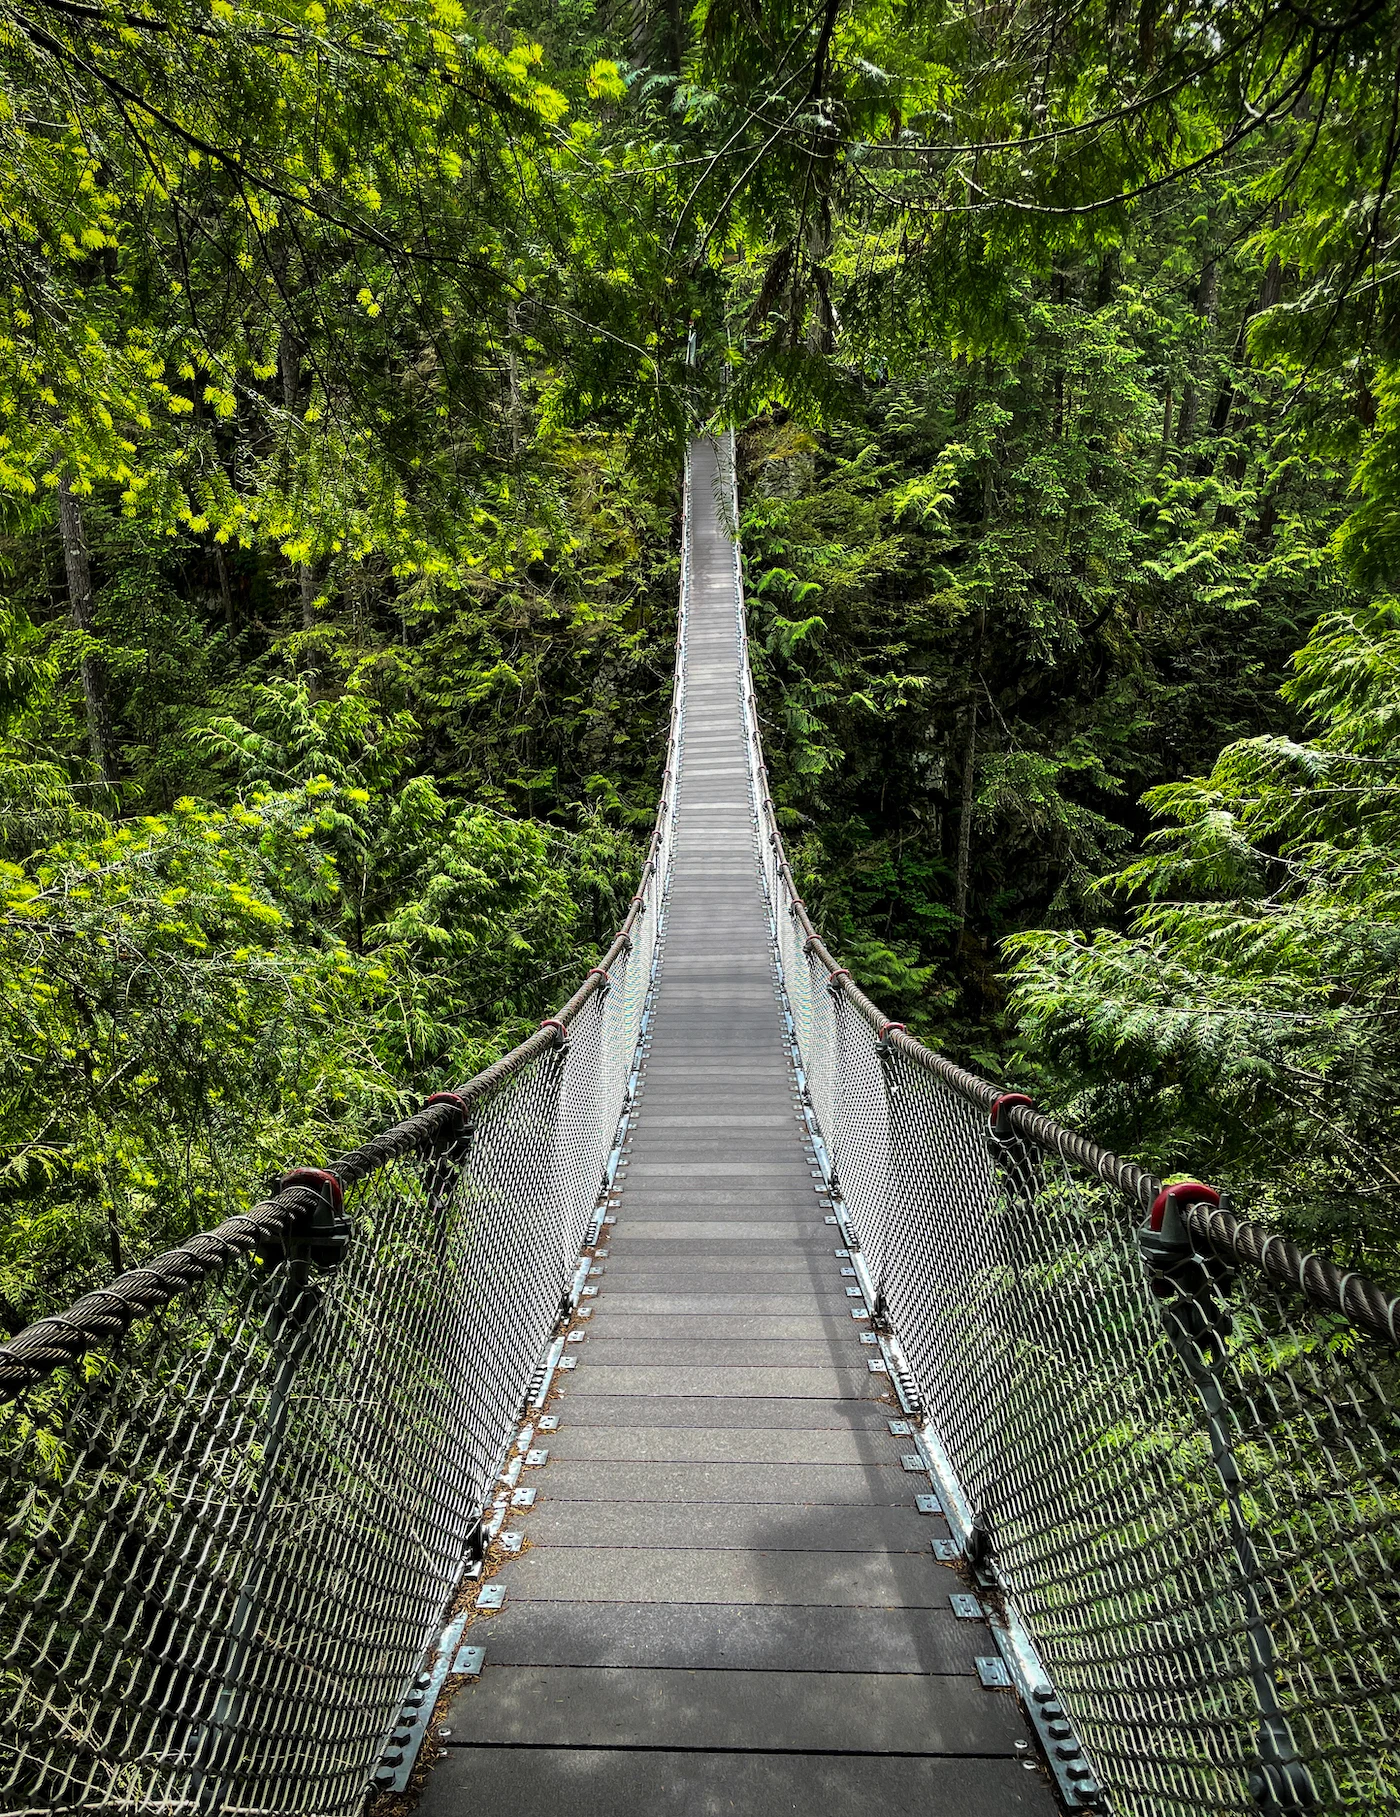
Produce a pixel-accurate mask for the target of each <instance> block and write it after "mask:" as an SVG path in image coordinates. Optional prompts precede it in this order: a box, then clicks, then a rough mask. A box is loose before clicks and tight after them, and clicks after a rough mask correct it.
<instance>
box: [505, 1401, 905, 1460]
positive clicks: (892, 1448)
mask: <svg viewBox="0 0 1400 1817" xmlns="http://www.w3.org/2000/svg"><path fill="white" fill-rule="evenodd" d="M573 1399H574V1397H572V1396H569V1397H567V1398H566V1400H565V1401H561V1402H560V1403H559V1404H560V1406H561V1408H562V1409H563V1420H564V1423H563V1424H562V1425H561V1426H560V1428H559V1430H558V1431H557V1432H554V1433H551V1434H550V1436H549V1440H548V1443H549V1462H550V1468H551V1469H552V1468H553V1466H554V1465H555V1464H556V1463H565V1462H569V1461H571V1460H573V1459H583V1458H587V1459H590V1460H592V1461H595V1462H598V1463H608V1462H612V1463H661V1462H671V1463H686V1462H696V1463H710V1464H898V1463H899V1460H900V1457H901V1456H902V1455H903V1453H904V1452H906V1451H907V1450H908V1449H909V1440H908V1439H907V1438H892V1437H891V1436H890V1434H889V1432H888V1431H887V1430H886V1428H885V1425H884V1423H883V1421H882V1422H881V1424H880V1426H879V1427H878V1428H877V1429H873V1430H870V1431H861V1430H859V1429H857V1430H851V1429H849V1428H846V1427H826V1426H817V1427H798V1428H795V1429H794V1428H783V1427H776V1428H775V1427H772V1426H759V1427H752V1426H741V1427H737V1428H736V1427H726V1426H646V1425H641V1424H635V1425H633V1424H629V1425H626V1426H588V1425H581V1424H579V1423H578V1422H577V1421H576V1420H575V1419H574V1418H573V1417H572V1415H573ZM540 1442H541V1443H544V1442H545V1441H544V1440H543V1439H541V1441H540Z"/></svg>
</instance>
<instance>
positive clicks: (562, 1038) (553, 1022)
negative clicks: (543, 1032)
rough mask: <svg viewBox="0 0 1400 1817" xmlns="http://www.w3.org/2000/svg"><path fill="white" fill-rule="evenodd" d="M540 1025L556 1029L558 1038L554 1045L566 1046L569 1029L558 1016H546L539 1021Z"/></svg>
mask: <svg viewBox="0 0 1400 1817" xmlns="http://www.w3.org/2000/svg"><path fill="white" fill-rule="evenodd" d="M540 1027H541V1028H554V1029H558V1031H559V1039H558V1041H557V1042H556V1044H555V1045H556V1046H558V1047H567V1045H568V1042H569V1031H568V1029H567V1028H565V1026H564V1024H563V1023H562V1022H561V1021H560V1020H559V1018H558V1016H546V1017H545V1019H544V1021H543V1022H541V1023H540Z"/></svg>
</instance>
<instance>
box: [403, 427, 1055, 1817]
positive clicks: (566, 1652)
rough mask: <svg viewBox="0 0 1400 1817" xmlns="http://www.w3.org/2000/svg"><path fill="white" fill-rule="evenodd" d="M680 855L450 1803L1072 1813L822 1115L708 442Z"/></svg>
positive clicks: (462, 1816)
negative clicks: (994, 1667) (862, 1267)
mask: <svg viewBox="0 0 1400 1817" xmlns="http://www.w3.org/2000/svg"><path fill="white" fill-rule="evenodd" d="M693 469H694V495H693V505H692V536H693V542H694V552H695V563H694V576H695V585H694V591H693V597H692V618H691V627H690V635H689V649H688V669H687V715H686V733H685V749H684V763H683V769H682V776H681V782H680V792H679V819H678V843H677V849H676V857H675V869H674V874H673V882H672V888H671V898H670V909H669V916H668V925H667V930H666V945H665V954H664V960H663V965H662V971H661V983H660V989H659V994H658V1002H657V1011H656V1018H655V1025H654V1040H653V1044H652V1048H651V1052H650V1054H649V1056H648V1059H647V1062H646V1068H645V1073H644V1079H643V1095H642V1098H641V1102H640V1109H639V1113H638V1115H637V1117H636V1119H635V1121H634V1126H633V1127H634V1132H635V1133H634V1136H633V1139H632V1141H631V1144H630V1152H629V1154H628V1156H627V1163H626V1170H625V1175H624V1176H623V1178H624V1191H623V1195H622V1202H621V1207H620V1211H619V1216H618V1221H617V1223H616V1225H614V1226H612V1227H610V1230H609V1233H608V1234H609V1238H610V1240H609V1241H608V1242H607V1244H606V1249H605V1252H604V1259H603V1260H602V1261H601V1263H600V1265H601V1266H602V1267H603V1268H604V1269H605V1273H604V1274H603V1276H602V1278H601V1280H600V1282H599V1286H600V1292H599V1294H598V1296H597V1298H596V1299H595V1300H593V1301H592V1302H591V1304H592V1305H593V1306H594V1308H595V1311H594V1313H593V1316H592V1318H591V1321H590V1324H589V1328H588V1337H587V1341H586V1342H585V1343H583V1344H582V1345H580V1346H577V1347H576V1348H575V1351H574V1354H576V1355H577V1356H578V1357H579V1366H578V1368H577V1369H576V1370H575V1371H574V1373H573V1374H572V1375H569V1376H566V1377H562V1378H560V1379H561V1380H562V1381H563V1382H564V1384H565V1386H564V1390H563V1392H562V1394H561V1395H560V1396H558V1397H557V1398H556V1402H555V1405H554V1408H553V1409H552V1411H554V1412H555V1413H557V1414H558V1417H559V1428H558V1431H557V1432H553V1433H551V1434H549V1435H548V1436H547V1437H545V1436H542V1437H541V1438H540V1439H539V1440H538V1441H537V1442H538V1443H540V1444H541V1445H547V1446H548V1450H549V1458H548V1462H547V1463H546V1464H545V1465H544V1466H543V1467H542V1468H537V1469H535V1470H532V1471H530V1472H529V1473H528V1474H527V1476H526V1477H525V1478H524V1479H523V1480H525V1481H527V1482H533V1483H535V1484H536V1485H537V1487H538V1490H539V1495H538V1500H537V1504H536V1506H535V1507H534V1509H533V1510H532V1511H531V1512H530V1513H529V1514H527V1515H524V1516H522V1518H521V1521H520V1523H519V1524H520V1525H521V1526H522V1527H523V1528H524V1531H525V1532H526V1534H527V1536H528V1540H529V1545H528V1547H527V1549H526V1550H525V1551H524V1552H523V1553H522V1554H521V1555H520V1557H519V1558H518V1559H515V1560H513V1561H511V1562H510V1563H508V1564H507V1565H506V1567H505V1568H504V1569H503V1570H502V1571H501V1572H500V1573H499V1575H498V1576H497V1578H496V1580H495V1581H496V1582H497V1583H500V1584H502V1585H504V1587H505V1589H506V1593H507V1600H506V1603H505V1607H504V1608H503V1609H502V1610H501V1612H500V1613H499V1614H496V1615H493V1616H491V1617H490V1618H489V1620H483V1621H480V1622H478V1623H477V1624H476V1625H475V1626H474V1627H473V1629H472V1631H471V1639H472V1640H473V1641H474V1642H480V1643H481V1644H484V1645H485V1647H486V1666H485V1670H484V1672H483V1674H482V1676H481V1679H480V1680H479V1681H478V1682H477V1683H475V1684H474V1685H472V1686H471V1687H469V1688H468V1689H467V1690H465V1691H464V1692H462V1693H461V1694H460V1695H459V1697H458V1698H457V1700H456V1703H455V1705H454V1707H453V1708H452V1710H451V1712H450V1719H449V1721H448V1724H447V1727H448V1728H449V1730H450V1734H449V1737H448V1749H447V1754H446V1757H445V1759H443V1760H442V1761H441V1762H440V1763H439V1764H438V1765H437V1767H435V1769H434V1770H433V1772H432V1774H431V1775H430V1777H429V1780H428V1786H427V1791H426V1793H425V1796H424V1799H423V1802H422V1806H421V1809H422V1811H423V1813H424V1817H466V1813H468V1812H477V1811H495V1810H501V1811H507V1810H508V1811H510V1812H512V1813H514V1814H515V1817H556V1814H557V1813H561V1812H569V1813H573V1814H575V1817H621V1814H630V1813H634V1812H636V1813H641V1812H648V1813H656V1812H666V1813H676V1814H677V1817H711V1814H712V1813H714V1814H718V1813H735V1812H738V1813H749V1812H751V1813H760V1812H761V1813H770V1812H799V1811H800V1812H802V1813H803V1814H804V1817H835V1814H837V1813H841V1814H844V1813H848V1812H849V1813H854V1812H857V1811H860V1812H863V1813H864V1812H869V1811H871V1810H878V1811H880V1812H881V1813H882V1814H884V1817H896V1814H898V1817H903V1814H905V1813H908V1814H910V1817H912V1814H913V1813H916V1812H917V1813H919V1814H920V1817H929V1814H931V1813H944V1812H947V1813H950V1814H956V1817H984V1814H985V1817H1003V1814H1004V1813H1010V1812H1025V1813H1049V1812H1051V1811H1053V1810H1054V1808H1055V1804H1054V1800H1053V1798H1052V1796H1051V1794H1050V1791H1049V1789H1048V1786H1047V1784H1046V1782H1045V1780H1044V1779H1043V1777H1042V1776H1041V1774H1040V1773H1039V1772H1037V1771H1031V1770H1027V1767H1026V1759H1027V1753H1026V1749H1027V1729H1026V1727H1025V1724H1024V1722H1023V1720H1022V1718H1021V1716H1020V1714H1019V1712H1018V1710H1017V1708H1016V1706H1015V1704H1014V1702H1013V1701H1012V1699H1011V1696H1010V1694H1009V1693H1007V1692H994V1691H988V1690H984V1689H983V1688H982V1686H981V1684H980V1683H979V1680H978V1678H977V1675H976V1672H975V1669H974V1664H973V1661H974V1658H975V1656H976V1655H977V1654H979V1653H981V1654H991V1653H993V1652H994V1651H995V1647H994V1644H993V1642H992V1638H991V1635H990V1634H989V1632H988V1631H987V1629H986V1628H985V1627H984V1626H982V1625H981V1624H980V1623H978V1622H968V1621H961V1620H958V1619H956V1618H955V1617H954V1615H953V1613H952V1610H951V1607H950V1603H949V1597H950V1594H951V1593H953V1592H955V1591H958V1590H959V1589H961V1588H962V1587H963V1586H962V1585H961V1584H960V1583H959V1581H958V1579H957V1577H956V1576H955V1575H954V1573H953V1572H952V1571H951V1570H950V1569H949V1568H948V1567H946V1566H944V1565H940V1564H938V1563H937V1562H936V1561H935V1559H934V1556H933V1553H932V1548H931V1541H932V1539H933V1538H934V1537H935V1536H941V1535H943V1534H945V1533H946V1528H944V1526H943V1525H942V1523H941V1522H940V1521H937V1520H934V1519H930V1518H927V1517H925V1516H922V1515H920V1514H919V1513H918V1512H917V1511H916V1508H915V1505H914V1492H915V1490H916V1488H926V1487H927V1483H926V1481H923V1480H921V1479H918V1478H915V1477H913V1476H910V1475H907V1474H906V1473H905V1472H904V1470H903V1469H902V1468H901V1464H900V1456H901V1451H902V1450H903V1449H905V1448H907V1447H905V1446H903V1445H902V1444H901V1441H900V1440H899V1439H898V1438H896V1437H893V1436H892V1435H891V1434H890V1431H889V1422H890V1420H891V1419H892V1418H896V1417H897V1416H898V1412H899V1409H898V1408H897V1406H895V1405H894V1403H893V1399H892V1397H891V1395H890V1393H889V1390H888V1384H887V1381H886V1380H885V1378H883V1377H881V1376H878V1375H872V1374H871V1373H870V1371H869V1369H868V1367H867V1360H868V1358H869V1356H870V1355H871V1352H870V1350H869V1349H868V1348H866V1347H865V1346H862V1344H861V1343H860V1331H861V1329H862V1327H861V1325H860V1324H859V1323H858V1322H857V1321H855V1320H853V1319H852V1317H851V1303H852V1302H851V1300H850V1299H849V1298H848V1290H849V1289H850V1288H851V1287H852V1282H851V1281H850V1279H849V1277H847V1276H843V1273H842V1269H843V1266H845V1263H844V1261H843V1258H842V1257H841V1255H840V1254H839V1253H838V1252H837V1244H838V1242H839V1238H838V1236H837V1233H836V1232H835V1231H834V1230H832V1229H831V1228H830V1227H829V1226H827V1225H826V1224H825V1222H824V1221H823V1220H824V1212H825V1206H824V1202H823V1200H822V1197H821V1194H820V1193H819V1191H818V1190H817V1187H818V1185H819V1179H820V1176H819V1175H818V1174H817V1171H816V1167H815V1163H814V1161H813V1158H812V1155H811V1152H810V1149H809V1148H808V1147H807V1145H806V1141H805V1136H804V1133H803V1125H802V1122H801V1119H800V1117H799V1115H798V1113H797V1110H796V1105H795V1097H794V1087H793V1077H792V1073H791V1070H790V1068H789V1065H788V1062H787V1058H786V1055H785V1051H784V1047H783V1041H782V1025H781V1018H780V1014H779V1010H778V1006H777V1001H776V997H775V992H774V977H773V968H772V960H771V955H770V948H769V942H768V938H767V929H766V926H765V922H764V915H763V901H762V895H761V890H760V885H759V880H758V869H757V862H756V853H755V845H754V839H755V833H754V821H753V815H752V811H751V805H750V800H749V791H748V779H747V775H746V773H745V767H744V751H743V741H742V730H741V720H740V709H739V675H738V651H737V644H736V638H735V625H734V596H733V585H732V568H731V559H732V558H731V553H730V544H729V541H728V538H727V536H726V534H725V532H724V529H723V527H722V525H721V522H720V519H719V514H718V512H717V511H716V509H715V507H714V503H713V478H714V452H713V449H712V448H711V447H710V446H709V445H708V444H697V446H696V449H695V451H694V456H693Z"/></svg>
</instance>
